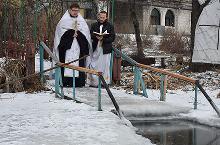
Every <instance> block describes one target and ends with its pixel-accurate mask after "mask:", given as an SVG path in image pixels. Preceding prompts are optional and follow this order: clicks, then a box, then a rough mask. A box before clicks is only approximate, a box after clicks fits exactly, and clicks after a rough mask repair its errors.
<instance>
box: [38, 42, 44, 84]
mask: <svg viewBox="0 0 220 145" xmlns="http://www.w3.org/2000/svg"><path fill="white" fill-rule="evenodd" d="M39 49H40V79H41V83H44V74H43V73H42V72H43V71H44V48H43V46H42V45H40V48H39Z"/></svg>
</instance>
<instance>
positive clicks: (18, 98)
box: [0, 92, 151, 145]
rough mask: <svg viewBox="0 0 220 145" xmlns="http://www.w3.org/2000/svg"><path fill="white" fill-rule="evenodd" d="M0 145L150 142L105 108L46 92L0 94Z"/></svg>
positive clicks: (145, 144)
mask: <svg viewBox="0 0 220 145" xmlns="http://www.w3.org/2000/svg"><path fill="white" fill-rule="evenodd" d="M0 107H1V110H0V128H1V129H0V144H1V145H9V144H10V145H11V144H13V145H64V144H65V145H67V144H68V145H151V143H150V141H149V140H148V139H145V138H144V137H142V136H140V135H137V134H136V133H135V129H134V128H132V127H129V126H126V125H125V123H124V122H123V121H122V120H120V119H119V118H118V117H117V116H116V115H114V114H113V113H110V112H108V111H97V109H96V108H94V107H91V106H88V105H85V104H77V103H74V102H73V101H67V100H61V99H58V98H55V97H54V94H51V93H49V92H45V93H36V94H25V93H15V94H0Z"/></svg>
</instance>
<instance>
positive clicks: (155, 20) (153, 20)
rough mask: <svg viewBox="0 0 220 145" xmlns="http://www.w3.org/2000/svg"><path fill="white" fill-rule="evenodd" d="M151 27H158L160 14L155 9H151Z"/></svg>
mask: <svg viewBox="0 0 220 145" xmlns="http://www.w3.org/2000/svg"><path fill="white" fill-rule="evenodd" d="M150 18H151V19H150V22H151V25H160V12H159V10H157V9H155V8H154V9H153V10H152V12H151V15H150Z"/></svg>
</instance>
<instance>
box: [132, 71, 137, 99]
mask: <svg viewBox="0 0 220 145" xmlns="http://www.w3.org/2000/svg"><path fill="white" fill-rule="evenodd" d="M133 92H134V94H135V95H137V94H138V71H137V67H134V90H133Z"/></svg>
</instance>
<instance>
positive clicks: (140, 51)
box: [128, 0, 144, 56]
mask: <svg viewBox="0 0 220 145" xmlns="http://www.w3.org/2000/svg"><path fill="white" fill-rule="evenodd" d="M128 2H129V5H130V15H131V18H132V21H133V25H134V30H135V38H136V42H137V54H138V56H144V53H143V46H142V40H141V35H140V28H139V22H138V18H137V14H136V8H135V0H128Z"/></svg>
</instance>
